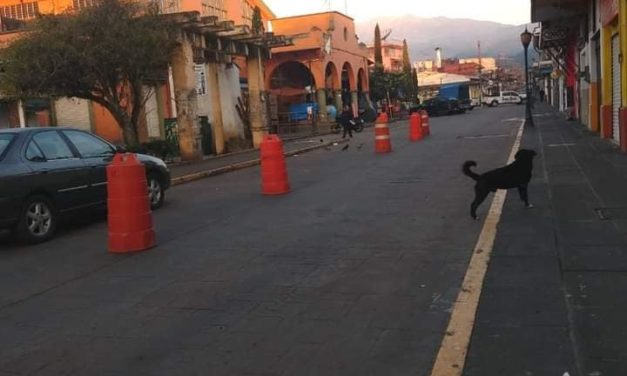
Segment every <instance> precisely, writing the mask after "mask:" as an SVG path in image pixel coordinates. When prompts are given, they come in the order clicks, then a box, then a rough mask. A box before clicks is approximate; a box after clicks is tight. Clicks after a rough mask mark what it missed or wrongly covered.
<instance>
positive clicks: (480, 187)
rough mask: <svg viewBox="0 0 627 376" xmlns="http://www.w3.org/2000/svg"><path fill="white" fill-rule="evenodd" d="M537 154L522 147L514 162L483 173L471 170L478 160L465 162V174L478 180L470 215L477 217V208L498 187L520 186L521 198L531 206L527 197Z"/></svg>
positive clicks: (463, 169)
mask: <svg viewBox="0 0 627 376" xmlns="http://www.w3.org/2000/svg"><path fill="white" fill-rule="evenodd" d="M535 156H536V152H535V151H533V150H527V149H520V150H519V151H518V153H516V160H515V161H514V162H512V163H511V164H509V165H507V166H505V167H501V168H497V169H496V170H491V171H488V172H486V173H483V174H481V175H479V174H476V173H474V172H472V171H471V170H470V168H471V167H473V166H476V165H477V162H475V161H467V162H466V163H464V165H463V167H462V171H463V172H464V174H465V175H467V176H470V177H471V178H472V179H473V180H475V181H476V182H477V184H476V185H475V200H474V201H473V202H472V204H471V205H470V216H471V217H472V218H473V219H477V208H478V207H479V205H481V203H482V202H483V200H485V198H486V197H487V196H488V194H489V193H490V192H496V190H497V189H510V188H518V193H519V194H520V199H521V200H523V202H524V203H525V205H526V206H527V207H531V204H529V198H528V197H527V185H528V184H529V180H531V170H533V157H535Z"/></svg>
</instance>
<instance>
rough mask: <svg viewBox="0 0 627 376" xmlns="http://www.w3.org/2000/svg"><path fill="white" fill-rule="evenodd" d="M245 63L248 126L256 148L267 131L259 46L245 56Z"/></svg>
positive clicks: (266, 111) (265, 97)
mask: <svg viewBox="0 0 627 376" xmlns="http://www.w3.org/2000/svg"><path fill="white" fill-rule="evenodd" d="M247 63H248V64H247V65H248V93H249V99H248V106H249V109H250V128H251V131H252V134H253V146H254V147H255V148H258V147H259V145H260V144H261V140H262V139H263V136H264V135H266V134H267V133H268V109H267V106H266V100H267V95H266V94H267V93H266V91H265V80H264V75H263V62H262V60H261V50H260V49H259V48H257V49H255V50H253V51H251V54H250V55H249V56H248V58H247Z"/></svg>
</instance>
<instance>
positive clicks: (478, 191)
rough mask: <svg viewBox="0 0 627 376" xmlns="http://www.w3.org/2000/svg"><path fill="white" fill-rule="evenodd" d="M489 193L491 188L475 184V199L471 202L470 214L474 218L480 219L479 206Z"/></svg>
mask: <svg viewBox="0 0 627 376" xmlns="http://www.w3.org/2000/svg"><path fill="white" fill-rule="evenodd" d="M489 193H490V190H489V189H487V188H486V187H484V186H482V185H479V184H477V185H476V186H475V200H474V201H473V202H472V204H470V216H471V217H472V219H478V218H477V208H478V207H479V205H481V203H482V202H483V201H484V200H485V198H486V197H488V194H489Z"/></svg>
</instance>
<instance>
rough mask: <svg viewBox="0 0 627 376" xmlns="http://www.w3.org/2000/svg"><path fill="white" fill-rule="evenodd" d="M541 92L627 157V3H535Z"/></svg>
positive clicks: (605, 0) (583, 0)
mask: <svg viewBox="0 0 627 376" xmlns="http://www.w3.org/2000/svg"><path fill="white" fill-rule="evenodd" d="M531 11H532V12H531V13H532V21H534V22H540V25H541V26H539V27H538V29H537V30H534V47H535V49H536V50H537V51H538V54H539V57H540V59H539V63H537V64H535V65H534V68H533V71H532V74H533V77H534V79H535V88H536V92H539V91H542V93H543V94H544V95H543V96H544V97H545V100H546V101H547V102H548V103H550V104H551V105H553V106H554V107H556V108H557V109H559V110H561V111H564V112H565V113H566V114H567V115H568V116H569V117H571V118H574V119H577V120H579V121H580V122H581V123H583V124H585V125H586V126H588V128H589V129H591V130H592V131H594V132H597V133H598V134H599V136H600V137H602V138H605V139H608V140H610V141H611V142H613V143H614V144H616V145H617V146H619V147H620V148H621V150H622V151H623V152H627V66H626V65H627V61H625V60H624V59H623V58H622V56H625V53H627V3H626V2H625V1H619V0H579V1H575V0H570V1H565V2H563V3H562V4H560V5H559V6H557V7H556V6H555V5H554V4H552V2H550V1H548V0H535V1H533V2H532V7H531Z"/></svg>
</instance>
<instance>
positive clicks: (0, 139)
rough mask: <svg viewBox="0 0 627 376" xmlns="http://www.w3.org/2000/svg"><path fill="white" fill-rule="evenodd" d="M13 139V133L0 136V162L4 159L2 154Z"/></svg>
mask: <svg viewBox="0 0 627 376" xmlns="http://www.w3.org/2000/svg"><path fill="white" fill-rule="evenodd" d="M14 138H15V134H14V133H4V134H0V160H2V158H4V153H5V152H6V151H7V149H8V148H9V144H10V143H11V141H13V139H14Z"/></svg>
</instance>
